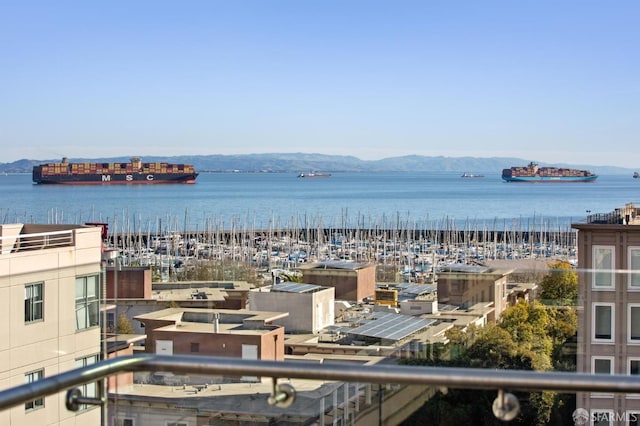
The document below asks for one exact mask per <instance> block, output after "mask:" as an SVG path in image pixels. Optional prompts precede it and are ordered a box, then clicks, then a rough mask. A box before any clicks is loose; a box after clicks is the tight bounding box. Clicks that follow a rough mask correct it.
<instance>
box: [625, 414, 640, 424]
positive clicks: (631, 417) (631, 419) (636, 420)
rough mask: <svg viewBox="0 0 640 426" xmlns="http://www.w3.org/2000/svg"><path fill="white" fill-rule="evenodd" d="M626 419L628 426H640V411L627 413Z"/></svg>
mask: <svg viewBox="0 0 640 426" xmlns="http://www.w3.org/2000/svg"><path fill="white" fill-rule="evenodd" d="M625 417H626V420H627V425H628V426H640V411H627V412H626V413H625Z"/></svg>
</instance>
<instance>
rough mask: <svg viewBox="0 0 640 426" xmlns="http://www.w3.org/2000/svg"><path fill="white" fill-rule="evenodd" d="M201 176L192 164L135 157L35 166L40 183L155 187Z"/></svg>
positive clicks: (189, 181)
mask: <svg viewBox="0 0 640 426" xmlns="http://www.w3.org/2000/svg"><path fill="white" fill-rule="evenodd" d="M197 177H198V173H196V171H195V170H194V168H193V166H192V165H190V164H169V163H143V162H142V160H141V159H140V158H138V157H134V158H132V159H131V161H130V162H128V163H70V162H69V161H68V160H67V158H63V159H62V162H60V163H48V164H41V165H39V166H33V182H34V183H36V184H66V185H86V184H89V185H91V184H94V185H98V184H154V183H195V182H196V178H197Z"/></svg>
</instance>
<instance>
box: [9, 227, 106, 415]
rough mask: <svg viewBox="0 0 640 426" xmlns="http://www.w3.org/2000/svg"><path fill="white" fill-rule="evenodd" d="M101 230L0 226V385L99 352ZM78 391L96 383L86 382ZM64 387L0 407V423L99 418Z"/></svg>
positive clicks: (93, 358) (55, 370) (91, 391)
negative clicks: (71, 399) (68, 401)
mask: <svg viewBox="0 0 640 426" xmlns="http://www.w3.org/2000/svg"><path fill="white" fill-rule="evenodd" d="M100 232H101V229H100V228H96V227H87V226H73V225H33V224H31V225H23V224H11V225H0V388H1V389H7V388H10V387H14V386H18V385H21V384H23V383H25V382H30V381H36V380H38V379H40V378H43V377H47V376H53V375H56V374H59V373H61V372H64V371H67V370H72V369H74V368H77V367H81V366H85V365H87V364H91V363H95V362H97V361H98V360H99V358H100V328H99V311H100V306H99V305H100V271H101V236H100ZM81 390H82V391H83V395H84V396H95V393H96V386H95V385H94V384H92V385H85V386H83V388H82V389H81ZM64 399H65V393H64V392H62V393H60V394H56V395H51V396H47V397H45V398H41V399H37V400H34V401H30V402H28V403H26V404H24V405H21V406H17V407H14V408H12V409H9V410H4V411H1V412H0V424H2V425H55V424H63V425H69V426H71V425H90V424H100V421H101V412H100V411H101V410H100V408H99V407H95V406H88V407H87V408H86V409H83V410H80V411H78V412H77V413H76V412H72V411H68V410H67V409H66V407H65V401H64Z"/></svg>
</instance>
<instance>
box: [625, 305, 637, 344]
mask: <svg viewBox="0 0 640 426" xmlns="http://www.w3.org/2000/svg"><path fill="white" fill-rule="evenodd" d="M627 306H628V313H627V329H628V335H627V339H628V341H629V343H640V304H637V303H629V305H627Z"/></svg>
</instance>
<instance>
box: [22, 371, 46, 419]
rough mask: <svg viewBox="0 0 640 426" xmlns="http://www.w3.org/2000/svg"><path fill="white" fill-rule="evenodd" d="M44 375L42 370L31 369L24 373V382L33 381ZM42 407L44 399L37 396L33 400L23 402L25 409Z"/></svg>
mask: <svg viewBox="0 0 640 426" xmlns="http://www.w3.org/2000/svg"><path fill="white" fill-rule="evenodd" d="M42 377H44V370H38V371H32V372H31V373H27V374H25V375H24V382H25V383H33V382H37V381H38V380H40V379H42ZM42 407H44V399H42V398H38V399H34V400H33V401H29V402H27V403H25V404H24V409H25V410H27V411H31V410H36V409H38V408H42Z"/></svg>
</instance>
